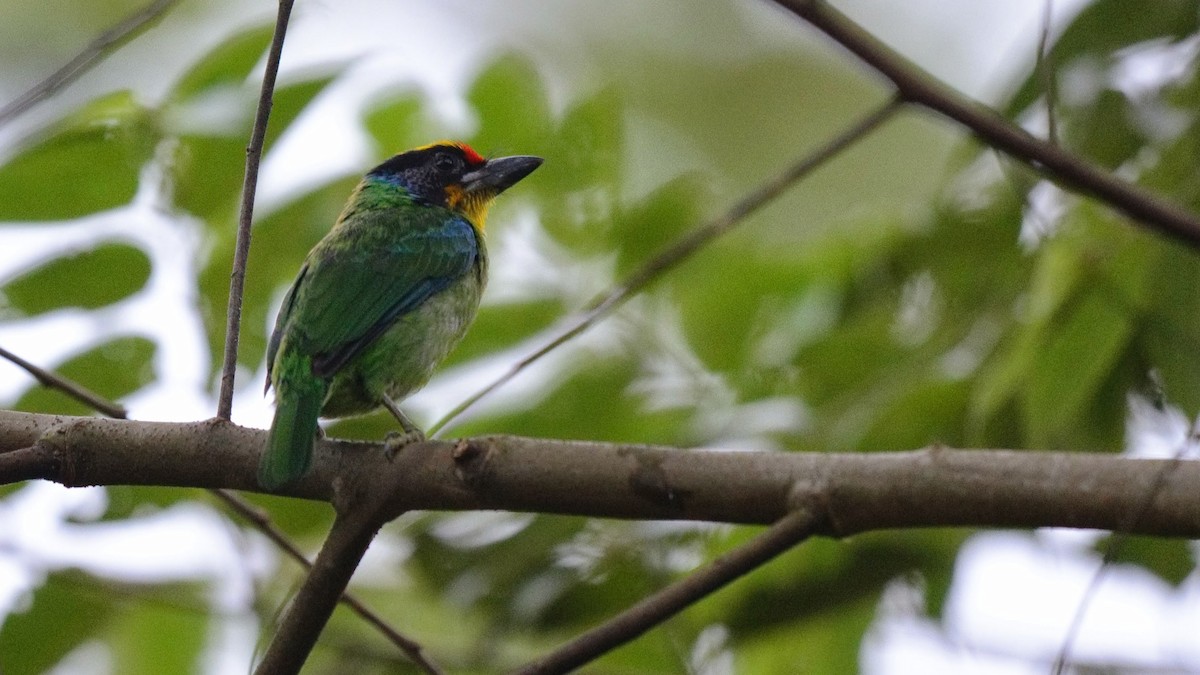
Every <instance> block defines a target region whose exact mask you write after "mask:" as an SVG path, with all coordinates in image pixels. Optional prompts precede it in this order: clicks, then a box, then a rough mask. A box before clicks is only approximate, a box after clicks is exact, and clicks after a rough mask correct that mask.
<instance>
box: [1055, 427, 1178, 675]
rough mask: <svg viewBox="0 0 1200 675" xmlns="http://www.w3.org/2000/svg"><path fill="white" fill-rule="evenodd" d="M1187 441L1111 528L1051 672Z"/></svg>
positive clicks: (1060, 667)
mask: <svg viewBox="0 0 1200 675" xmlns="http://www.w3.org/2000/svg"><path fill="white" fill-rule="evenodd" d="M1192 437H1193V439H1195V438H1197V435H1196V433H1193V435H1192ZM1187 451H1188V443H1187V442H1186V441H1185V442H1184V444H1183V446H1182V447H1180V448H1179V450H1177V451H1176V452H1175V456H1174V457H1172V458H1171V461H1169V462H1168V463H1166V464H1163V466H1162V468H1161V469H1159V471H1158V473H1157V474H1156V475H1155V477H1154V482H1153V483H1152V484H1151V485H1150V488H1149V489H1148V490H1146V494H1145V495H1144V496H1143V498H1142V501H1141V503H1140V504H1139V505H1138V507H1137V508H1136V509H1134V510H1133V511H1130V513H1129V518H1128V520H1127V521H1126V523H1125V525H1124V526H1122V527H1120V528H1118V529H1116V530H1113V533H1112V536H1111V537H1109V539H1108V541H1107V542H1105V546H1104V556H1103V557H1102V558H1101V560H1100V567H1099V568H1098V569H1097V570H1096V573H1095V574H1093V575H1092V578H1091V580H1090V581H1089V582H1088V585H1087V588H1086V589H1084V591H1083V597H1082V598H1080V599H1079V604H1078V605H1077V606H1076V607H1075V614H1074V615H1073V616H1072V617H1071V623H1070V625H1069V626H1068V627H1067V634H1066V636H1065V637H1063V642H1062V646H1061V647H1059V649H1058V654H1057V655H1056V656H1055V657H1054V665H1053V666H1052V667H1051V671H1050V672H1051V673H1052V674H1053V675H1062V673H1063V671H1064V670H1065V669H1066V667H1067V662H1068V659H1070V658H1071V649H1072V647H1073V646H1074V644H1075V638H1076V637H1078V636H1079V631H1080V629H1081V628H1082V626H1083V617H1084V616H1085V615H1086V614H1087V610H1088V607H1089V606H1090V605H1091V603H1092V599H1093V598H1094V597H1095V595H1096V593H1098V592H1099V590H1100V584H1101V583H1102V582H1103V581H1104V577H1105V576H1106V575H1107V574H1108V570H1109V569H1111V568H1112V565H1113V563H1114V562H1115V561H1116V559H1117V553H1118V552H1119V551H1120V550H1121V547H1122V546H1124V545H1125V541H1126V540H1128V539H1129V537H1130V534H1131V533H1132V532H1134V528H1136V527H1137V525H1138V523H1139V522H1140V521H1141V519H1142V518H1144V517H1145V516H1146V514H1147V513H1149V512H1150V507H1151V506H1152V505H1153V503H1154V499H1155V497H1157V496H1158V494H1159V492H1160V491H1161V490H1162V489H1163V487H1164V486H1165V485H1166V484H1167V478H1168V477H1169V476H1170V475H1171V472H1173V471H1175V470H1176V469H1178V468H1179V464H1180V463H1181V462H1183V456H1184V455H1185V454H1187Z"/></svg>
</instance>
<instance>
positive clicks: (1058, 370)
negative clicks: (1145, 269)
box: [1024, 293, 1133, 448]
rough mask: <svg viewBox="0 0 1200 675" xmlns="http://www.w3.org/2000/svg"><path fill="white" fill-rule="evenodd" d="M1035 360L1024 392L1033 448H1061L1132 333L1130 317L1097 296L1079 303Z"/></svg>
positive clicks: (1061, 322)
mask: <svg viewBox="0 0 1200 675" xmlns="http://www.w3.org/2000/svg"><path fill="white" fill-rule="evenodd" d="M1053 328H1054V330H1053V332H1051V333H1049V334H1048V335H1047V337H1046V340H1045V342H1044V343H1043V344H1042V346H1041V348H1040V349H1039V350H1038V353H1037V355H1036V356H1035V357H1034V360H1033V363H1032V365H1031V369H1030V371H1029V373H1028V378H1029V379H1028V381H1027V384H1026V386H1025V391H1024V394H1025V396H1024V414H1025V422H1026V424H1027V425H1028V428H1029V434H1030V436H1031V438H1032V439H1033V442H1034V444H1035V445H1037V446H1039V447H1044V448H1054V447H1062V445H1063V443H1065V442H1069V441H1067V440H1066V438H1070V436H1066V437H1064V436H1063V433H1064V432H1067V431H1069V430H1071V429H1072V428H1073V427H1074V426H1075V425H1076V424H1078V423H1079V422H1081V421H1082V420H1083V419H1084V415H1085V413H1086V412H1087V409H1088V407H1089V404H1090V402H1092V401H1093V400H1094V399H1095V398H1096V397H1097V396H1098V395H1099V394H1100V391H1101V385H1103V384H1105V382H1106V381H1107V380H1108V378H1109V375H1110V374H1111V373H1112V371H1113V370H1114V368H1115V366H1116V364H1117V361H1118V359H1119V358H1120V357H1121V355H1122V353H1123V352H1124V350H1125V348H1126V346H1127V345H1128V344H1129V339H1130V336H1131V334H1132V331H1133V322H1132V321H1131V320H1130V317H1129V316H1128V315H1127V314H1126V313H1124V312H1122V311H1120V308H1118V307H1114V306H1113V303H1112V302H1111V301H1110V300H1108V299H1106V298H1105V297H1103V296H1102V295H1100V294H1097V293H1089V294H1087V295H1085V296H1083V297H1082V298H1080V299H1079V301H1078V304H1077V305H1076V306H1075V307H1073V308H1070V309H1069V310H1068V311H1067V312H1066V313H1065V315H1064V316H1063V317H1062V318H1061V320H1060V321H1059V322H1057V324H1056V325H1055V326H1054V327H1053Z"/></svg>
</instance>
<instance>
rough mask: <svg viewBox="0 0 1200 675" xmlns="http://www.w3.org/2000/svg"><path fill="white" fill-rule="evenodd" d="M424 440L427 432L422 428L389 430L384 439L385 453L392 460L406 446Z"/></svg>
mask: <svg viewBox="0 0 1200 675" xmlns="http://www.w3.org/2000/svg"><path fill="white" fill-rule="evenodd" d="M424 440H425V432H424V431H421V430H420V429H412V430H409V431H392V432H389V433H388V435H387V437H386V438H384V439H383V454H384V456H385V457H387V459H388V461H389V462H390V461H392V460H393V459H395V458H396V455H397V454H398V453H399V452H400V451H401V450H403V449H404V448H406V447H408V446H410V445H412V444H413V443H421V442H423V441H424Z"/></svg>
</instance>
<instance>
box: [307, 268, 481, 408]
mask: <svg viewBox="0 0 1200 675" xmlns="http://www.w3.org/2000/svg"><path fill="white" fill-rule="evenodd" d="M481 292H482V288H481V284H480V282H479V279H478V277H476V275H474V274H470V275H467V276H466V277H464V278H463V279H462V280H460V281H459V282H457V283H455V284H454V285H452V286H450V287H449V288H447V289H445V290H444V291H442V292H440V293H438V294H437V295H434V296H432V297H430V298H429V299H428V300H426V301H425V303H424V304H423V305H421V307H420V308H419V309H417V310H416V311H413V312H410V313H408V314H405V315H404V316H402V317H400V318H399V319H397V321H396V323H395V324H394V325H393V326H392V327H391V328H389V329H388V330H387V332H385V333H384V334H383V335H381V336H380V337H379V338H378V339H376V340H375V341H374V342H373V343H371V344H370V345H368V346H367V348H366V349H364V350H363V352H362V353H361V354H360V355H359V356H358V357H357V358H355V359H354V360H353V361H351V362H350V363H348V364H346V367H344V368H343V369H342V370H340V371H339V372H338V374H337V375H335V376H334V378H333V382H332V383H331V384H330V388H329V394H328V395H327V396H326V397H325V404H324V406H323V407H322V408H321V416H322V417H346V416H349V415H358V414H362V413H366V412H370V411H371V410H374V409H375V408H377V407H379V406H380V401H381V397H382V395H383V394H385V393H386V394H387V395H388V397H389V398H391V399H392V400H393V401H397V402H399V401H401V400H403V399H404V397H406V396H408V395H409V394H411V393H413V392H414V391H416V390H417V389H420V388H421V387H422V386H424V385H425V383H426V382H428V381H429V378H430V376H432V375H433V370H434V368H436V367H437V365H438V364H439V363H441V362H442V360H443V359H445V358H446V356H447V355H448V354H449V353H450V350H452V349H454V347H455V346H457V345H458V343H459V341H461V340H462V337H463V335H465V334H466V332H467V328H468V327H469V326H470V325H471V321H473V320H474V319H475V312H476V310H477V309H478V308H479V296H480V294H481Z"/></svg>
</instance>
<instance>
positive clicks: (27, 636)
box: [0, 572, 116, 675]
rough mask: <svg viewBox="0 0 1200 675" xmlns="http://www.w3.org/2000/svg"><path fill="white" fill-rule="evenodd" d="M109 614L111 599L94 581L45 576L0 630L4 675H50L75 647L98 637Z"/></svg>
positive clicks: (111, 613)
mask: <svg viewBox="0 0 1200 675" xmlns="http://www.w3.org/2000/svg"><path fill="white" fill-rule="evenodd" d="M115 610H116V605H115V604H114V601H113V598H112V597H111V596H110V595H109V594H107V593H105V592H104V588H103V586H99V585H97V584H96V583H95V580H94V579H91V578H89V577H87V576H85V575H83V574H81V573H78V572H64V573H56V574H51V575H50V576H49V577H48V578H47V579H46V582H45V583H44V584H42V586H41V587H39V588H38V589H37V590H36V591H34V595H33V602H32V603H31V604H30V605H29V607H28V608H27V609H26V610H24V611H18V612H16V613H13V614H11V615H9V616H7V617H6V618H5V620H4V623H3V627H2V628H0V663H3V664H4V672H5V675H24V674H29V675H33V674H35V673H43V672H46V671H48V670H50V668H51V666H53V665H54V664H55V663H57V662H58V661H59V660H61V659H62V657H64V656H66V655H67V653H68V652H70V651H71V650H72V649H74V648H75V647H77V646H79V645H80V644H82V643H84V642H86V641H88V640H94V639H97V638H99V637H100V636H101V635H102V634H103V631H104V630H105V628H106V627H107V625H108V624H109V622H110V621H112V617H113V616H114V614H115Z"/></svg>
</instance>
